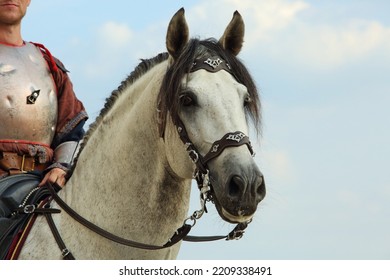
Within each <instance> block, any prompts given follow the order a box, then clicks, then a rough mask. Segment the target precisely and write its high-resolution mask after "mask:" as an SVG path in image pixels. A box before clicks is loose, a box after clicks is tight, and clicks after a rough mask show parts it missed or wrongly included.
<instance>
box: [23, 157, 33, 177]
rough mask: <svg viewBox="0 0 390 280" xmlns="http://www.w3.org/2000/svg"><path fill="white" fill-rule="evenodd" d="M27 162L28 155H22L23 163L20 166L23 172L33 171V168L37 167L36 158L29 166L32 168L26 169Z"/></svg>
mask: <svg viewBox="0 0 390 280" xmlns="http://www.w3.org/2000/svg"><path fill="white" fill-rule="evenodd" d="M25 164H26V155H23V156H22V164H21V166H20V171H21V172H22V173H27V172H28V171H33V170H34V169H35V160H34V159H33V160H32V164H31V166H29V167H30V170H24V168H25Z"/></svg>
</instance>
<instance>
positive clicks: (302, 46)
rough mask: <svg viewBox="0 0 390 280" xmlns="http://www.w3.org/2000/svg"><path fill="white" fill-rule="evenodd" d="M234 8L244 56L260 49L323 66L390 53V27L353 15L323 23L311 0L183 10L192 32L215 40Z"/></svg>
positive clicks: (223, 3)
mask: <svg viewBox="0 0 390 280" xmlns="http://www.w3.org/2000/svg"><path fill="white" fill-rule="evenodd" d="M234 10H238V11H239V12H240V14H241V15H242V16H243V19H244V22H245V26H246V35H245V50H246V51H245V52H246V53H248V52H250V54H249V55H247V56H248V57H249V56H250V57H254V56H255V55H258V54H259V51H261V52H263V53H265V52H266V55H267V56H272V58H273V59H275V61H279V62H283V63H287V64H292V63H293V64H295V65H302V66H306V67H309V68H312V67H313V68H326V69H329V68H334V67H338V66H341V65H343V64H345V63H349V62H353V61H356V60H359V59H364V58H366V57H368V56H370V55H372V54H374V53H378V52H379V53H383V54H385V55H387V56H388V57H390V54H389V52H390V51H389V50H390V28H389V27H386V26H384V25H383V24H382V23H380V22H378V21H375V20H366V19H359V18H353V16H351V17H350V18H348V17H344V18H342V19H339V20H332V21H326V20H325V19H321V12H322V11H321V9H319V8H318V7H316V6H315V3H314V4H312V5H309V4H308V3H307V2H305V1H301V0H297V1H287V0H275V1H251V0H217V1H202V2H200V3H199V4H198V5H196V6H195V7H193V8H191V10H188V11H187V12H188V15H187V18H188V21H189V22H190V23H191V24H190V31H191V30H194V31H195V34H194V32H192V33H191V34H192V35H206V37H209V36H213V37H217V38H218V36H220V35H222V33H223V30H224V28H225V27H226V25H227V23H228V22H229V20H230V18H229V16H230V15H232V14H233V12H234ZM303 12H305V13H303ZM324 18H326V17H324ZM201 37H202V36H201Z"/></svg>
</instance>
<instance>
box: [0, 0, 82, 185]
mask: <svg viewBox="0 0 390 280" xmlns="http://www.w3.org/2000/svg"><path fill="white" fill-rule="evenodd" d="M30 2H31V0H0V178H4V177H7V176H10V175H14V174H20V173H25V172H34V171H42V172H43V174H44V176H43V180H42V181H41V183H40V185H43V184H44V183H45V182H51V183H57V184H58V185H59V186H61V187H62V186H64V185H65V182H66V174H67V171H68V170H69V168H70V167H71V163H72V158H73V155H74V153H75V151H76V149H77V145H78V142H79V141H80V139H81V138H82V136H83V135H84V129H83V126H84V124H85V121H86V120H87V118H88V116H87V113H86V111H85V109H84V106H83V104H82V103H81V102H80V101H79V100H78V99H77V97H76V96H75V93H74V91H73V86H72V83H71V81H70V79H69V77H68V75H67V70H66V69H65V68H64V66H63V64H62V63H61V62H60V61H59V60H58V59H56V58H55V57H53V56H52V55H51V54H50V52H49V51H48V50H47V49H46V48H45V47H44V46H43V45H41V44H36V43H29V42H26V41H24V40H23V39H22V36H21V22H22V19H23V17H24V15H25V14H26V11H27V8H28V6H29V5H30Z"/></svg>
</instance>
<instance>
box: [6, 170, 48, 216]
mask: <svg viewBox="0 0 390 280" xmlns="http://www.w3.org/2000/svg"><path fill="white" fill-rule="evenodd" d="M40 181H41V177H40V176H39V175H36V174H30V173H26V174H18V175H13V176H8V177H5V178H3V179H0V217H9V215H10V214H11V213H12V210H13V209H15V208H17V207H18V206H19V205H20V203H21V202H22V201H23V199H24V198H25V197H26V196H27V194H28V193H29V192H30V191H31V190H32V189H34V188H35V187H37V186H38V184H39V183H40Z"/></svg>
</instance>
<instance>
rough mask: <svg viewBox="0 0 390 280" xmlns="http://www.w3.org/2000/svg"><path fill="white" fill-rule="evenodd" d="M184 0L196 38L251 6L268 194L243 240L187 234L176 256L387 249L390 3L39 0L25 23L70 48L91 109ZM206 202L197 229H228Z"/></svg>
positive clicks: (358, 254)
mask: <svg viewBox="0 0 390 280" xmlns="http://www.w3.org/2000/svg"><path fill="white" fill-rule="evenodd" d="M92 3H93V4H92ZM181 7H184V8H185V10H186V19H187V22H188V24H189V29H190V34H191V37H200V38H209V37H215V38H217V39H218V38H219V37H220V36H221V35H222V33H223V31H224V29H225V27H226V26H227V24H228V23H229V21H230V20H231V18H232V15H233V12H234V11H235V10H238V11H239V12H240V14H241V15H242V16H243V19H244V22H245V26H246V33H245V43H244V47H243V49H242V51H241V53H240V54H239V57H240V59H241V60H242V61H243V62H244V63H245V65H246V66H247V67H248V69H249V71H250V72H251V74H252V76H253V78H254V80H255V81H256V84H257V86H258V88H259V90H260V93H261V100H262V114H263V127H262V135H261V137H259V138H258V139H257V140H256V137H255V135H252V139H253V140H252V141H253V142H255V149H256V152H257V154H256V157H255V159H256V162H257V163H258V164H259V167H260V169H261V170H262V172H263V174H264V176H265V180H266V184H267V196H266V198H265V200H264V201H263V202H262V203H261V204H260V206H259V209H258V211H257V213H256V215H255V218H254V220H253V222H252V223H251V224H250V225H249V226H248V229H247V231H246V233H245V235H244V237H243V238H242V239H241V240H239V241H218V242H213V243H204V244H199V243H196V244H193V243H186V242H184V243H183V244H182V247H181V250H180V253H179V256H178V259H199V260H201V259H215V260H223V259H241V260H242V259H251V260H256V259H260V260H280V259H282V260H312V259H313V260H344V259H351V260H378V259H390V219H389V216H390V172H389V170H388V169H389V166H390V147H389V143H390V130H389V124H390V122H389V121H390V117H389V115H390V113H389V109H388V107H389V104H390V79H389V78H390V77H389V73H390V17H389V16H388V11H390V2H389V1H385V0H383V1H381V0H354V1H352V0H344V1H342V0H340V1H335V0H330V1H315V0H305V1H304V0H257V1H254V0H253V1H251V0H213V1H209V0H200V1H192V0H188V1H178V0H172V1H148V0H144V1H124V0H111V1H108V2H107V1H101V0H95V1H80V0H50V1H47V0H32V3H31V5H30V7H29V10H28V14H27V16H26V18H25V20H24V23H23V36H24V39H25V40H27V41H34V42H40V43H43V44H45V45H46V47H47V48H48V49H50V50H51V52H52V53H53V54H54V55H55V56H57V57H58V58H60V59H61V60H62V61H63V63H64V64H65V66H66V67H67V68H68V69H69V70H70V76H71V78H72V81H73V84H74V88H75V91H76V93H77V95H78V97H79V98H80V99H81V100H82V101H83V103H84V105H85V107H86V109H87V111H88V113H89V115H90V122H92V121H93V120H94V119H95V118H96V116H98V114H99V111H100V109H101V108H102V107H103V104H104V100H105V98H106V97H108V96H109V95H110V94H111V92H112V90H114V89H116V88H117V87H118V85H119V84H120V82H121V81H122V80H124V79H125V78H126V77H127V75H128V74H129V73H130V72H131V71H132V70H133V69H134V68H135V66H136V65H138V63H139V61H140V59H142V58H151V57H153V56H155V55H156V54H158V53H160V52H164V51H166V50H165V34H166V28H167V25H168V22H169V20H170V19H171V17H172V16H173V14H174V13H175V12H176V11H177V10H179V9H180V8H181ZM197 197H198V194H197V190H196V187H195V186H193V194H192V199H191V206H190V212H191V213H192V211H194V210H197V209H198V208H199V202H198V201H197ZM208 208H209V210H210V211H209V212H210V213H208V214H206V215H205V216H203V217H202V219H201V220H200V221H199V222H198V223H197V225H196V227H194V229H193V230H192V231H191V234H193V235H195V234H197V235H210V234H211V235H214V234H218V235H219V234H226V233H228V232H229V231H230V230H231V229H232V228H233V227H232V225H229V224H226V223H225V222H223V221H222V220H221V219H220V218H219V216H218V214H217V213H216V211H215V210H214V209H213V206H212V205H209V207H208Z"/></svg>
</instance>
